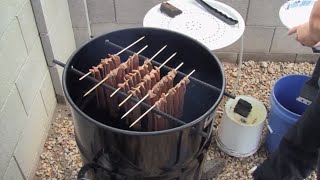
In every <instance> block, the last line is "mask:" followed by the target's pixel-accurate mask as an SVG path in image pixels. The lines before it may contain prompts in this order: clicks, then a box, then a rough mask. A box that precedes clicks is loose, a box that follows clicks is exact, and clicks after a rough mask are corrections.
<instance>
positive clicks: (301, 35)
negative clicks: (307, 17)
mask: <svg viewBox="0 0 320 180" xmlns="http://www.w3.org/2000/svg"><path fill="white" fill-rule="evenodd" d="M294 33H295V34H296V40H297V41H299V42H300V43H301V44H303V45H304V46H309V47H313V46H314V45H315V44H317V41H315V40H313V38H312V34H311V33H310V27H309V23H305V24H301V25H299V26H296V27H294V28H291V29H290V30H289V32H288V35H292V34H294Z"/></svg>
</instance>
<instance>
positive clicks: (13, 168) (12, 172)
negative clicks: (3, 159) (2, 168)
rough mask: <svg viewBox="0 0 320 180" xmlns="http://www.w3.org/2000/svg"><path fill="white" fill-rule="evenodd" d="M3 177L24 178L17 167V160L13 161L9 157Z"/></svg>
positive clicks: (17, 179) (20, 179)
mask: <svg viewBox="0 0 320 180" xmlns="http://www.w3.org/2000/svg"><path fill="white" fill-rule="evenodd" d="M3 179H6V180H24V178H23V176H22V174H21V172H20V170H19V167H18V165H17V162H16V161H15V159H14V158H11V160H10V164H9V166H8V169H7V171H6V173H5V174H4V177H3Z"/></svg>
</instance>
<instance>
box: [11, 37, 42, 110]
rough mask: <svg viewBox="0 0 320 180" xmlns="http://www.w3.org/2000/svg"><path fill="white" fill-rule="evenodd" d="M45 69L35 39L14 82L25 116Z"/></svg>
mask: <svg viewBox="0 0 320 180" xmlns="http://www.w3.org/2000/svg"><path fill="white" fill-rule="evenodd" d="M46 69H47V64H46V60H45V57H44V54H43V50H42V46H41V42H40V39H39V38H37V40H36V42H35V44H34V46H33V48H32V50H31V52H30V54H29V57H28V59H27V60H26V62H25V64H24V65H23V67H22V69H21V72H20V74H19V76H18V78H17V80H16V86H17V88H18V91H19V93H20V96H21V99H22V102H23V104H24V107H25V109H26V112H27V114H29V113H30V110H31V106H32V103H33V101H34V98H35V96H36V94H37V93H38V92H39V89H40V84H41V82H42V79H43V77H44V75H45V72H46Z"/></svg>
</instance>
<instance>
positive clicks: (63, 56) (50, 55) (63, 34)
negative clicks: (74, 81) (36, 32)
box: [40, 11, 76, 66]
mask: <svg viewBox="0 0 320 180" xmlns="http://www.w3.org/2000/svg"><path fill="white" fill-rule="evenodd" d="M61 13H62V14H60V15H59V20H60V21H57V23H56V24H55V25H54V26H53V28H52V29H51V30H50V32H49V34H40V37H41V41H42V46H43V50H44V52H45V56H46V60H47V64H48V66H54V64H53V63H52V60H53V59H57V60H60V61H62V62H66V61H67V60H68V58H69V56H70V55H71V54H72V53H73V51H74V50H75V49H76V45H75V40H74V35H73V30H72V24H71V19H70V16H69V11H61Z"/></svg>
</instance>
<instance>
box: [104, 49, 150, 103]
mask: <svg viewBox="0 0 320 180" xmlns="http://www.w3.org/2000/svg"><path fill="white" fill-rule="evenodd" d="M147 47H148V45H146V46H145V47H144V48H142V49H141V50H140V51H139V52H137V55H139V54H140V53H141V52H142V51H144V50H145V49H146V48H147ZM120 89H121V88H118V89H117V90H115V91H114V92H113V93H112V94H111V95H110V97H113V96H114V95H115V94H116V93H117V92H118V91H120Z"/></svg>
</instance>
